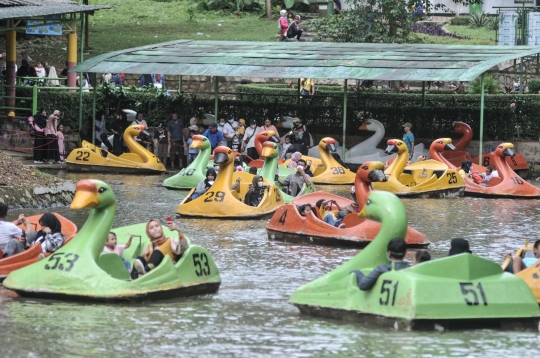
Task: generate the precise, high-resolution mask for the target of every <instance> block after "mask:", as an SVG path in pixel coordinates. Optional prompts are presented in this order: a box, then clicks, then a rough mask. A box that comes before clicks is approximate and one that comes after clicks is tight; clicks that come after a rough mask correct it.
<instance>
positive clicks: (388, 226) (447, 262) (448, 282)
mask: <svg viewBox="0 0 540 358" xmlns="http://www.w3.org/2000/svg"><path fill="white" fill-rule="evenodd" d="M360 216H361V217H365V218H369V219H372V220H376V221H380V222H381V231H380V232H379V234H378V235H377V237H376V238H375V240H373V242H372V243H371V244H369V245H368V246H367V247H366V248H365V249H364V250H362V251H361V252H360V253H358V254H357V255H356V256H354V257H353V258H352V259H350V260H349V261H347V262H346V263H344V264H343V265H341V266H339V267H337V268H336V269H334V270H332V271H331V272H329V273H327V274H325V275H323V276H322V277H320V278H318V279H316V280H315V281H313V282H311V283H308V284H306V285H304V286H302V287H300V288H298V289H297V290H296V291H295V292H294V293H293V295H292V297H291V299H290V302H291V303H292V304H294V305H295V306H296V307H298V308H299V310H300V311H301V312H302V313H305V314H310V315H314V316H322V317H329V318H338V319H342V320H355V321H359V322H362V323H364V324H370V323H371V324H379V325H383V326H389V327H392V328H394V329H400V330H410V329H436V330H440V329H441V328H443V329H454V328H476V327H484V326H486V327H493V326H494V327H501V328H516V327H520V328H528V329H534V330H538V323H539V321H540V309H539V307H538V304H537V302H536V300H535V298H534V296H533V294H532V292H531V290H530V289H529V287H528V286H527V284H526V283H525V282H523V280H521V279H519V278H518V277H515V276H513V275H511V274H509V273H505V272H503V271H502V269H501V267H500V266H499V265H497V264H495V263H494V262H492V261H490V260H486V259H483V258H480V257H477V256H474V255H471V254H460V255H455V256H450V257H446V258H442V259H437V260H432V261H428V262H424V263H421V264H418V265H415V266H413V267H409V268H405V269H403V270H399V271H395V270H391V271H388V272H386V273H383V274H382V275H380V276H379V277H378V279H377V281H376V283H375V286H373V287H372V288H371V289H370V290H369V291H362V290H360V289H359V287H358V285H357V281H356V276H355V275H354V274H352V273H351V272H352V271H353V270H360V271H361V272H362V273H363V274H364V275H368V274H369V273H370V272H371V271H372V270H373V269H374V268H375V267H377V266H378V265H380V264H388V263H389V262H390V261H389V260H388V258H387V246H388V243H389V242H390V240H392V239H394V238H403V237H404V236H405V233H406V228H407V215H406V213H405V207H404V205H403V203H402V202H401V201H400V200H399V198H397V197H396V196H395V195H393V194H391V193H388V192H383V191H374V192H372V193H371V194H370V195H369V197H368V202H367V204H366V206H365V207H364V209H362V211H361V213H360Z"/></svg>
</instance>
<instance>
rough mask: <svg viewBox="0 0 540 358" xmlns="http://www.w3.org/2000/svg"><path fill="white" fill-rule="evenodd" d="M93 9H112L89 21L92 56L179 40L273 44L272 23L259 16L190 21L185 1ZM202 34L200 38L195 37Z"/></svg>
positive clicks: (205, 16) (138, 0)
mask: <svg viewBox="0 0 540 358" xmlns="http://www.w3.org/2000/svg"><path fill="white" fill-rule="evenodd" d="M91 3H92V5H94V4H95V5H101V4H104V5H113V6H116V8H114V9H111V10H100V11H97V12H96V13H95V16H93V17H90V20H89V23H90V36H91V37H90V46H91V49H92V50H91V53H90V54H89V55H90V56H89V57H91V56H92V55H96V54H100V53H104V52H110V51H115V50H119V49H124V48H130V47H136V46H141V45H146V44H151V43H159V42H165V41H171V40H178V39H195V40H230V41H273V40H275V35H276V34H277V31H278V30H277V25H276V24H277V22H276V20H275V19H272V20H268V19H265V18H261V17H260V14H257V13H254V14H249V13H243V14H242V16H241V17H236V16H235V15H234V14H232V13H218V12H199V13H195V16H194V17H193V19H192V20H191V21H190V20H189V14H188V12H187V9H188V2H187V1H172V2H156V1H153V0H130V1H127V0H94V1H92V2H91ZM198 33H202V35H197V34H198Z"/></svg>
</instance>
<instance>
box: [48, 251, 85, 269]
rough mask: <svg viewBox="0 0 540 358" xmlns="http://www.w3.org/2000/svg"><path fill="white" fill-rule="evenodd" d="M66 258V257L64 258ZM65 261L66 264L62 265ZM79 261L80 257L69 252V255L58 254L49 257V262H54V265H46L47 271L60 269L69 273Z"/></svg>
mask: <svg viewBox="0 0 540 358" xmlns="http://www.w3.org/2000/svg"><path fill="white" fill-rule="evenodd" d="M62 256H64V257H62ZM62 259H64V261H65V262H63V263H61V262H60V261H62ZM78 259H79V255H77V254H73V253H71V252H68V253H67V254H64V253H63V252H56V253H54V254H52V255H51V257H49V259H48V260H47V262H54V264H53V265H52V266H51V265H49V264H46V265H45V270H56V269H59V270H60V271H66V272H69V271H71V269H72V268H73V265H75V262H77V260H78ZM64 264H66V265H68V266H67V267H66V266H64Z"/></svg>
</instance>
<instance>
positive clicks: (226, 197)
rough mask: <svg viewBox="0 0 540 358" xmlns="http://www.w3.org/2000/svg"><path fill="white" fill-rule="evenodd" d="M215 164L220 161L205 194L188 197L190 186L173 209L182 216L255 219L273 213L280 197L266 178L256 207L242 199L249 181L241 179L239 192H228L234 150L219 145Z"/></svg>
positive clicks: (279, 192) (215, 151) (230, 184)
mask: <svg viewBox="0 0 540 358" xmlns="http://www.w3.org/2000/svg"><path fill="white" fill-rule="evenodd" d="M214 163H218V164H219V174H218V176H217V178H216V180H215V182H214V184H213V185H212V186H211V187H210V189H208V191H207V192H206V193H204V194H203V195H201V196H200V197H198V198H196V199H193V200H192V199H191V195H192V194H193V192H194V191H195V189H192V190H191V192H190V193H189V194H188V196H186V198H185V199H184V200H183V201H182V202H181V203H180V205H179V206H178V208H177V209H176V213H178V214H180V215H184V216H197V217H207V218H242V219H245V218H257V217H261V216H264V215H268V214H271V213H273V212H274V211H275V210H276V209H277V208H278V207H279V206H280V205H281V204H283V197H282V195H281V191H280V190H279V188H278V187H277V186H275V185H273V184H270V183H268V181H266V180H265V182H264V185H265V186H266V190H265V191H264V195H263V197H262V199H261V201H260V203H259V205H258V206H250V205H246V204H244V203H243V202H242V199H244V197H245V195H246V193H247V192H248V190H249V184H251V181H249V182H248V181H243V182H241V184H240V187H239V188H240V191H239V192H237V191H236V190H234V191H231V186H232V184H233V180H232V178H233V171H234V153H233V151H232V150H231V149H230V148H227V147H224V146H220V147H217V148H216V149H215V150H214Z"/></svg>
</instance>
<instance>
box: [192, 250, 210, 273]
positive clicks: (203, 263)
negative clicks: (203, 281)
mask: <svg viewBox="0 0 540 358" xmlns="http://www.w3.org/2000/svg"><path fill="white" fill-rule="evenodd" d="M193 266H195V275H197V276H199V277H200V276H208V275H210V265H209V264H208V256H206V254H205V253H204V252H203V253H202V254H198V253H197V254H193Z"/></svg>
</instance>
